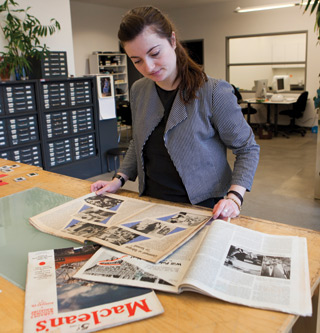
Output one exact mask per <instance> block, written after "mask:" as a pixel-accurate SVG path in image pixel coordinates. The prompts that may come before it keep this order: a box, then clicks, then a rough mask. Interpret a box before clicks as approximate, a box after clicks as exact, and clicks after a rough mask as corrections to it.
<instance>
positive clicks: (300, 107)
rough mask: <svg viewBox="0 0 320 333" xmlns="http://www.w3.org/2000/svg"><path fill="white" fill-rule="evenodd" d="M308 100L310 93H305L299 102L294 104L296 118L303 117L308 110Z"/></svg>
mask: <svg viewBox="0 0 320 333" xmlns="http://www.w3.org/2000/svg"><path fill="white" fill-rule="evenodd" d="M307 100H308V92H307V91H304V92H303V93H302V94H301V95H300V96H299V98H298V100H297V101H296V102H295V103H294V104H293V111H294V114H295V118H300V117H302V115H303V112H304V110H305V109H306V105H307Z"/></svg>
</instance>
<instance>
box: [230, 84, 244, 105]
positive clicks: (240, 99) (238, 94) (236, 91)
mask: <svg viewBox="0 0 320 333" xmlns="http://www.w3.org/2000/svg"><path fill="white" fill-rule="evenodd" d="M231 85H232V88H233V90H234V94H235V95H236V97H237V100H238V103H241V102H242V96H241V94H240V91H239V90H238V89H237V88H236V87H235V86H234V85H233V84H231Z"/></svg>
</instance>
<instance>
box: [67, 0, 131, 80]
mask: <svg viewBox="0 0 320 333" xmlns="http://www.w3.org/2000/svg"><path fill="white" fill-rule="evenodd" d="M125 12H126V10H124V9H120V8H113V7H107V6H100V5H94V4H91V3H89V4H87V3H81V2H74V1H71V18H72V29H73V45H74V52H75V67H76V74H77V76H80V75H84V74H88V73H89V62H88V58H89V55H90V54H92V52H93V51H109V52H110V51H118V52H119V42H118V38H117V34H118V28H119V24H120V21H121V17H122V15H123V14H124V13H125Z"/></svg>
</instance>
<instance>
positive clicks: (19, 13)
mask: <svg viewBox="0 0 320 333" xmlns="http://www.w3.org/2000/svg"><path fill="white" fill-rule="evenodd" d="M30 8H31V7H27V8H26V9H22V8H19V4H18V3H17V2H16V1H14V0H5V1H4V2H3V3H2V4H1V5H0V16H2V18H1V19H2V20H1V23H0V27H1V30H2V32H3V35H4V38H5V40H6V42H7V45H6V46H4V49H5V50H4V51H2V52H0V57H1V59H2V60H1V61H0V74H4V73H5V72H6V71H9V73H13V72H15V73H16V77H17V79H19V77H25V76H26V73H28V72H29V73H30V72H31V71H32V68H31V61H32V60H33V59H42V58H43V57H46V56H47V55H48V53H49V49H48V47H47V46H46V44H44V45H41V43H40V40H39V38H40V37H45V36H47V35H48V34H49V35H52V34H54V33H55V32H56V31H57V30H60V24H59V22H58V21H57V20H55V19H51V20H50V25H42V24H41V23H40V21H39V20H38V19H37V18H36V17H35V16H33V15H31V14H30V13H29V10H30Z"/></svg>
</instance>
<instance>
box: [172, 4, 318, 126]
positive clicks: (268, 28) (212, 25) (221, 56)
mask: <svg viewBox="0 0 320 333" xmlns="http://www.w3.org/2000/svg"><path fill="white" fill-rule="evenodd" d="M274 2H275V1H274V0H263V1H259V2H258V1H255V0H236V1H227V2H223V3H222V2H221V3H215V4H211V5H203V6H195V7H194V8H183V9H179V10H174V11H171V12H169V16H170V17H171V18H172V19H173V21H174V22H175V24H176V26H177V28H178V31H179V32H180V38H182V39H199V38H203V39H204V49H205V50H204V52H205V55H204V58H205V70H206V72H207V74H209V75H211V76H213V77H216V78H223V79H225V78H226V54H225V52H226V38H225V37H226V36H239V35H251V34H261V33H273V32H289V31H302V30H307V31H308V41H307V43H308V50H307V82H306V88H307V90H308V91H309V98H310V100H309V102H308V107H307V110H306V112H305V116H304V117H303V119H302V120H301V121H300V122H297V123H298V124H300V125H303V126H313V125H314V124H315V123H316V115H315V110H314V106H313V102H312V99H313V96H315V93H316V89H318V88H319V79H318V75H319V72H320V64H319V59H320V45H317V36H316V33H315V32H314V24H315V15H312V16H310V14H309V13H306V14H303V9H302V8H300V7H299V6H298V7H292V8H285V9H277V10H268V11H261V12H252V13H245V14H237V13H234V9H235V8H236V7H238V6H240V7H247V6H257V5H259V4H260V5H261V4H266V3H274ZM281 2H282V3H283V2H292V1H291V0H285V1H281ZM195 13H197V15H195ZM283 120H284V121H287V123H288V120H287V118H286V119H284V118H283ZM281 122H282V119H281V118H280V123H281Z"/></svg>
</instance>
